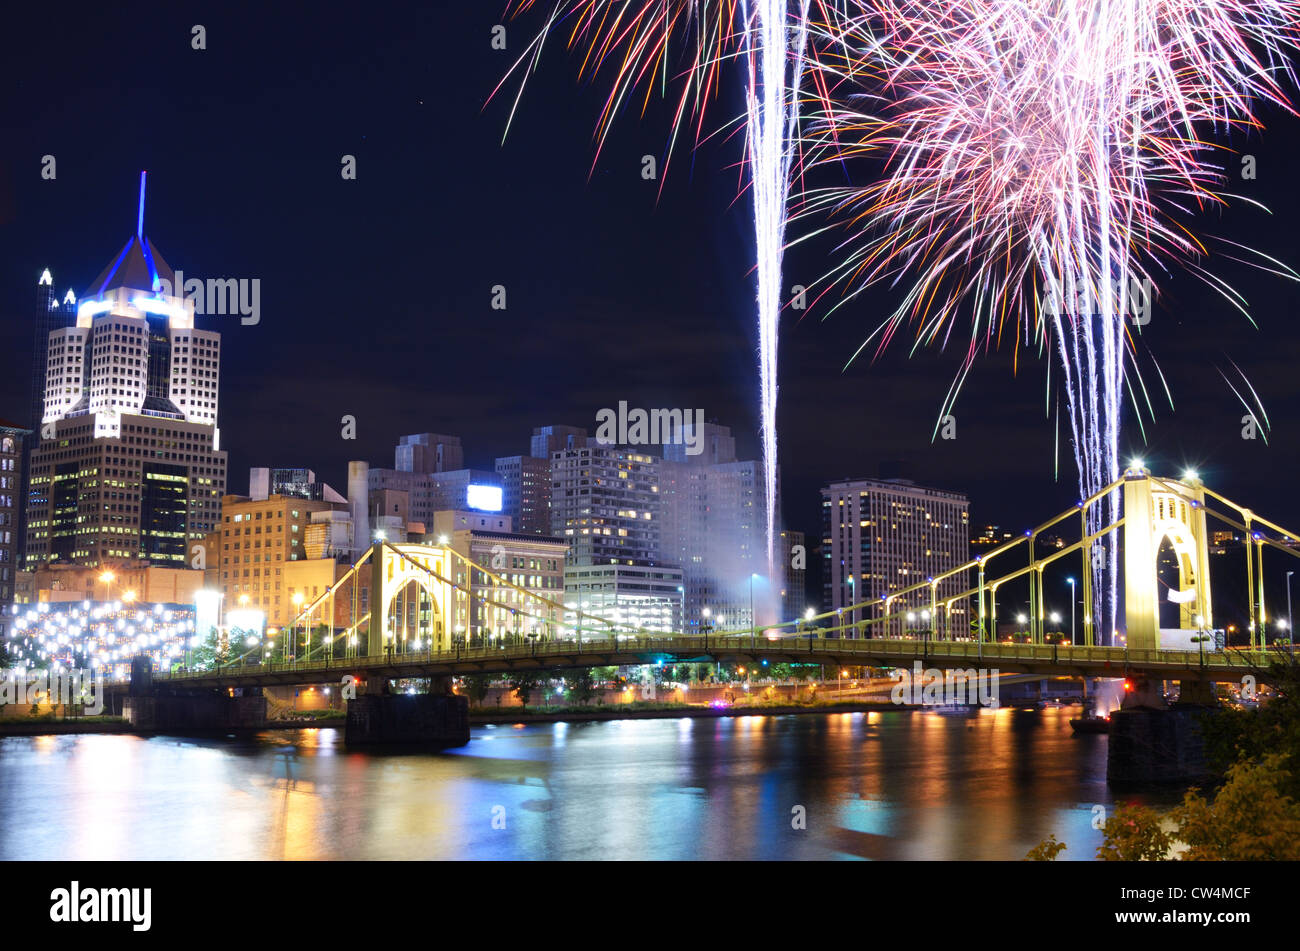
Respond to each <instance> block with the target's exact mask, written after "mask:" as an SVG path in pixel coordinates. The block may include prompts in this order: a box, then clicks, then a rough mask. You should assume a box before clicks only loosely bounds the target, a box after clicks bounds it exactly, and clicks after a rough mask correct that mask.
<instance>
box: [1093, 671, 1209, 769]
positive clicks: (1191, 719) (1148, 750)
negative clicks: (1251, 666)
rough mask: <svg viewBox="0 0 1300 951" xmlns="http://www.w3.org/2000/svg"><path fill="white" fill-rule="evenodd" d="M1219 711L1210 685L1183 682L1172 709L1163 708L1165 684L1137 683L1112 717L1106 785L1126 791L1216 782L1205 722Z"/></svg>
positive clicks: (1140, 681) (1192, 680)
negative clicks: (1208, 757)
mask: <svg viewBox="0 0 1300 951" xmlns="http://www.w3.org/2000/svg"><path fill="white" fill-rule="evenodd" d="M1215 706H1216V701H1215V699H1214V690H1213V687H1212V685H1211V684H1210V682H1209V681H1208V680H1202V679H1199V678H1188V679H1186V680H1183V681H1182V682H1181V687H1180V690H1179V702H1178V703H1176V704H1174V705H1173V706H1169V705H1167V704H1165V703H1164V696H1163V693H1162V691H1161V681H1158V680H1148V681H1144V680H1139V681H1137V682H1136V683H1135V684H1134V689H1133V690H1132V691H1131V692H1129V693H1128V694H1126V695H1125V697H1124V703H1123V706H1121V708H1120V709H1119V710H1116V711H1115V712H1113V713H1112V714H1111V716H1110V724H1111V726H1110V740H1109V742H1108V744H1107V755H1106V779H1107V781H1108V782H1109V783H1110V784H1111V785H1113V786H1121V787H1122V786H1135V785H1156V784H1162V783H1177V784H1187V783H1199V782H1204V781H1206V780H1209V779H1211V778H1212V773H1211V771H1210V769H1209V767H1208V765H1207V763H1206V759H1205V738H1204V736H1203V734H1202V729H1201V719H1202V717H1204V716H1205V714H1206V713H1207V712H1209V711H1212V710H1214V708H1215Z"/></svg>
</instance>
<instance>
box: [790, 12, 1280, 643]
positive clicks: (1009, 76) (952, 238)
mask: <svg viewBox="0 0 1300 951" xmlns="http://www.w3.org/2000/svg"><path fill="white" fill-rule="evenodd" d="M1298 30H1300V2H1297V0H1225V2H1219V3H1214V4H1207V3H1202V2H1194V0H1182V2H1177V0H1174V2H1171V0H840V2H839V3H837V4H836V5H835V10H834V11H833V15H832V16H831V17H828V18H826V20H825V21H824V22H822V23H820V25H819V26H818V28H817V31H816V36H815V41H816V42H817V43H818V44H819V45H820V46H821V48H822V49H821V53H820V54H819V56H818V57H817V59H816V60H815V61H814V62H813V65H812V68H813V69H814V70H816V71H819V72H820V73H821V80H820V82H819V83H818V84H817V86H818V88H824V89H826V90H827V91H828V92H827V94H826V95H824V96H823V97H821V99H820V100H819V103H818V106H817V109H816V110H815V117H814V118H813V121H811V122H810V123H809V125H808V127H807V128H808V131H807V138H808V141H807V147H808V150H809V155H810V158H809V161H810V162H812V163H814V164H818V163H834V164H844V163H847V162H851V161H852V160H854V159H857V158H864V157H865V158H870V159H872V160H873V161H878V162H881V163H883V165H884V174H883V175H881V176H879V177H875V178H874V179H873V180H871V181H870V182H869V183H867V184H863V185H857V184H852V185H849V186H845V187H835V188H828V189H822V190H818V191H817V192H815V193H812V194H810V195H808V196H807V197H806V200H805V201H804V202H803V204H802V206H801V209H800V215H801V216H802V215H816V216H823V215H827V214H829V215H831V216H832V217H833V218H835V219H837V220H838V221H839V222H841V223H842V224H845V225H846V226H847V228H848V233H849V237H848V238H847V239H846V241H845V243H844V244H843V245H842V251H843V256H842V258H841V259H840V260H839V263H838V264H837V266H836V267H835V268H834V269H833V271H832V272H831V273H830V274H828V275H827V276H826V277H825V278H824V283H826V284H831V285H835V284H838V285H839V286H841V288H842V289H844V290H845V291H846V292H847V295H846V298H845V299H849V298H851V297H852V296H853V295H854V294H856V293H857V292H858V291H860V290H861V289H863V288H864V287H866V286H869V285H872V284H876V283H881V282H884V283H889V284H898V285H900V286H902V287H904V288H906V290H905V296H904V299H903V303H902V304H901V306H900V307H899V308H898V309H897V311H895V312H894V313H893V314H892V315H891V316H890V317H889V318H888V319H887V320H886V321H884V323H883V324H882V325H881V326H880V327H879V328H878V330H877V331H876V332H875V333H874V334H872V335H871V337H869V338H868V339H867V341H865V342H864V344H863V347H862V348H860V349H859V351H858V353H859V354H860V353H861V352H862V350H863V349H866V348H868V347H873V346H874V347H875V348H876V350H877V351H878V350H879V349H880V348H883V347H884V346H886V345H887V344H888V343H889V342H890V340H891V338H893V337H895V336H896V335H897V334H898V332H899V331H900V329H902V328H903V327H905V326H907V325H911V326H913V327H914V328H915V334H916V343H917V345H920V344H925V343H938V344H940V345H947V344H949V343H950V342H951V341H952V340H953V339H954V338H961V337H965V338H966V339H965V342H964V347H965V355H964V361H963V365H962V369H961V371H960V372H959V374H958V377H957V379H956V380H955V381H954V384H953V387H952V388H951V389H950V391H949V394H948V398H947V403H946V405H945V407H944V410H943V412H945V413H946V412H947V411H948V407H949V405H950V404H951V402H952V400H954V399H955V397H956V394H957V392H958V390H959V388H960V386H961V382H962V380H963V379H964V378H965V375H966V373H967V372H968V371H969V369H970V366H971V363H972V361H973V360H974V359H975V358H976V356H977V355H978V354H979V353H981V352H983V351H986V350H989V349H992V348H994V347H996V346H998V344H999V342H1000V340H1001V338H1002V337H1003V335H1004V334H1010V335H1012V336H1013V337H1014V339H1015V340H1016V341H1017V345H1019V344H1020V343H1021V342H1028V343H1030V344H1032V345H1034V346H1037V347H1038V348H1040V349H1047V348H1051V349H1054V350H1055V351H1056V353H1057V357H1058V360H1059V364H1058V365H1059V367H1060V371H1061V374H1062V379H1061V380H1060V382H1059V385H1060V388H1061V389H1062V390H1063V391H1064V392H1065V394H1066V396H1067V399H1066V405H1067V409H1068V416H1069V422H1070V426H1071V431H1072V434H1073V445H1074V456H1075V462H1076V464H1077V466H1078V470H1079V484H1080V492H1081V495H1082V496H1083V497H1084V498H1087V497H1090V496H1092V495H1094V494H1095V493H1096V492H1097V491H1098V490H1099V489H1101V488H1103V487H1104V486H1106V485H1107V484H1109V483H1110V482H1112V481H1113V480H1114V479H1115V478H1116V477H1117V476H1118V473H1119V470H1120V465H1119V458H1118V453H1119V427H1120V416H1121V408H1122V403H1123V398H1124V390H1125V388H1126V386H1127V387H1128V389H1129V394H1130V397H1131V398H1132V399H1133V400H1134V401H1135V402H1136V401H1137V393H1138V392H1142V393H1143V394H1145V388H1144V386H1143V385H1142V381H1141V375H1140V374H1139V373H1137V372H1133V370H1135V369H1136V368H1135V366H1134V365H1133V359H1134V349H1133V338H1132V335H1131V332H1130V328H1129V326H1128V325H1127V324H1126V322H1125V317H1126V315H1127V314H1129V313H1131V311H1132V310H1133V306H1134V304H1135V302H1136V301H1137V300H1138V299H1140V298H1141V297H1142V296H1143V295H1145V296H1146V301H1147V303H1148V305H1149V300H1150V295H1151V293H1152V292H1153V289H1154V286H1155V281H1156V278H1157V277H1158V276H1159V275H1160V274H1162V273H1165V272H1166V271H1167V270H1168V268H1169V267H1170V266H1171V265H1174V264H1180V265H1182V266H1185V267H1188V268H1190V269H1191V270H1192V271H1193V272H1195V273H1196V274H1198V275H1199V276H1200V277H1202V278H1203V279H1204V280H1205V281H1207V282H1208V283H1209V284H1210V285H1211V286H1213V287H1215V289H1216V290H1218V291H1219V292H1221V293H1223V294H1224V295H1225V297H1227V299H1228V300H1229V301H1230V302H1231V303H1232V304H1233V305H1234V306H1236V307H1239V308H1240V307H1241V304H1242V301H1241V299H1240V296H1239V295H1237V294H1236V293H1235V292H1233V291H1232V289H1231V288H1229V287H1227V285H1226V284H1224V283H1223V281H1222V280H1221V279H1219V278H1217V277H1216V276H1215V275H1214V274H1212V273H1211V272H1210V271H1209V270H1208V269H1206V267H1205V266H1204V264H1203V261H1204V258H1205V256H1206V248H1205V246H1204V245H1203V244H1202V243H1201V242H1200V241H1199V240H1198V239H1197V238H1196V237H1195V236H1194V235H1193V234H1192V232H1191V231H1189V230H1187V228H1185V227H1184V225H1183V224H1182V221H1183V220H1185V219H1186V218H1187V217H1188V216H1189V214H1191V213H1195V212H1197V211H1200V210H1203V209H1205V208H1206V207H1207V206H1211V205H1217V204H1221V203H1222V202H1223V201H1224V196H1222V195H1221V194H1220V193H1219V192H1218V191H1217V189H1218V188H1219V187H1221V186H1222V183H1223V181H1224V178H1225V176H1224V169H1223V166H1222V162H1223V156H1224V155H1225V150H1224V149H1223V148H1222V147H1220V146H1217V145H1215V143H1214V141H1213V138H1214V135H1215V134H1216V133H1222V132H1224V131H1225V130H1227V129H1230V128H1233V127H1255V126H1258V120H1257V118H1256V111H1255V109H1256V104H1257V103H1259V102H1261V101H1267V102H1271V103H1274V104H1277V105H1280V106H1283V107H1285V108H1290V107H1289V104H1288V102H1287V98H1286V96H1285V94H1284V92H1283V84H1284V83H1289V82H1293V81H1294V76H1293V75H1292V73H1291V66H1290V64H1289V62H1288V60H1287V58H1286V55H1285V54H1286V53H1287V52H1289V51H1290V50H1292V49H1294V47H1295V46H1296V42H1297V38H1298V36H1300V33H1298V32H1297V31H1298ZM1234 247H1236V248H1238V250H1240V248H1239V246H1234ZM1263 260H1265V261H1267V263H1266V264H1265V265H1264V266H1268V267H1269V268H1270V269H1276V270H1279V271H1282V272H1284V273H1289V272H1286V271H1285V269H1283V268H1281V266H1279V265H1277V264H1276V262H1272V261H1271V260H1269V259H1263ZM967 314H968V315H969V325H968V328H967V329H965V330H963V329H962V327H961V324H962V323H963V320H962V317H963V315H967ZM967 334H968V336H967ZM857 355H858V354H855V355H854V356H855V357H856V356H857ZM1126 366H1127V367H1130V372H1129V373H1128V374H1127V375H1126V372H1125V370H1126ZM1134 383H1136V385H1137V389H1136V390H1135V389H1134V386H1133V384H1134ZM1117 495H1118V494H1117V493H1112V495H1111V497H1110V498H1109V499H1108V500H1107V506H1108V508H1109V511H1104V510H1099V509H1097V508H1094V509H1093V512H1094V519H1093V522H1092V524H1090V526H1089V529H1090V531H1096V529H1097V528H1098V527H1100V525H1101V524H1102V523H1103V521H1111V520H1113V518H1114V516H1115V515H1116V514H1117V506H1118V498H1117ZM1099 553H1100V549H1099ZM1116 564H1117V551H1116V547H1115V544H1114V536H1113V535H1112V536H1110V537H1109V538H1108V541H1107V546H1106V549H1105V552H1104V554H1103V555H1102V557H1100V558H1098V559H1094V562H1093V565H1094V577H1095V578H1096V582H1097V583H1095V584H1094V586H1093V591H1094V598H1095V600H1094V604H1093V605H1092V606H1091V607H1092V610H1093V615H1092V616H1093V617H1094V618H1097V619H1098V620H1103V619H1105V618H1106V617H1107V613H1108V616H1109V621H1110V623H1109V625H1108V626H1107V627H1106V628H1105V630H1106V631H1107V632H1111V631H1113V630H1114V627H1115V619H1116V605H1117V593H1116V586H1117V572H1116V570H1115V567H1116ZM1103 575H1108V577H1105V578H1103Z"/></svg>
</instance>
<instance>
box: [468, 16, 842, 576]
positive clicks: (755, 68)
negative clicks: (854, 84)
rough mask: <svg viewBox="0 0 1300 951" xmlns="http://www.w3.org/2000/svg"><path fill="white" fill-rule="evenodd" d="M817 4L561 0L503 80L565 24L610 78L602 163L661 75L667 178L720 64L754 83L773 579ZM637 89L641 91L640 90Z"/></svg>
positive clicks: (753, 165) (751, 150)
mask: <svg viewBox="0 0 1300 951" xmlns="http://www.w3.org/2000/svg"><path fill="white" fill-rule="evenodd" d="M811 2H812V0H557V2H555V5H554V6H553V8H552V9H551V12H550V14H549V16H548V18H547V21H546V25H545V27H544V28H543V29H542V30H541V32H539V33H538V35H537V36H536V38H534V40H533V41H532V42H531V43H530V44H529V45H528V47H527V49H526V50H525V52H524V54H523V55H522V56H521V57H520V58H519V59H518V60H517V61H516V62H515V64H514V66H513V67H512V68H511V70H510V71H509V72H508V73H507V75H506V77H505V79H503V80H502V84H504V83H505V82H506V80H507V79H509V77H510V76H511V75H513V74H515V73H516V72H521V73H522V74H523V76H524V78H525V79H526V78H527V76H528V75H530V74H531V73H532V71H533V70H534V69H536V66H537V63H538V60H539V58H540V56H541V51H542V46H543V43H544V41H545V39H546V38H547V37H548V36H549V35H551V34H552V33H555V32H558V31H559V30H560V29H561V28H564V29H565V30H566V31H567V34H568V45H569V47H570V48H571V49H573V48H578V49H581V50H582V54H583V62H582V69H581V77H582V78H583V79H585V80H591V79H595V78H596V77H597V76H598V75H601V74H608V75H609V76H610V81H609V90H610V91H609V94H608V96H607V97H606V99H605V103H604V105H603V107H602V109H601V112H600V117H599V120H598V122H597V127H596V159H598V158H599V155H600V151H601V149H602V148H603V147H604V144H605V140H606V137H607V136H608V133H609V129H610V125H611V123H612V122H613V120H614V118H615V117H616V116H617V115H618V114H619V113H620V112H621V111H622V110H623V109H624V108H625V107H627V106H628V105H631V104H633V103H634V101H635V100H636V99H637V98H638V97H639V99H640V108H641V112H642V113H644V111H645V108H646V104H647V103H648V101H649V96H650V94H651V91H652V90H653V88H654V86H655V85H656V82H657V84H658V85H659V87H660V89H661V91H662V92H663V93H664V94H665V95H667V91H668V87H669V86H675V87H679V90H678V92H677V94H676V99H675V104H674V105H673V121H672V130H671V134H670V137H669V144H668V149H667V156H668V159H667V160H666V161H665V166H664V172H665V176H666V173H667V168H668V161H671V156H672V152H673V149H674V146H675V145H676V144H677V143H678V141H679V138H681V137H682V136H683V133H688V132H689V133H692V137H693V140H694V142H695V143H698V142H700V141H701V140H702V139H703V138H704V136H705V135H706V129H705V125H704V122H705V111H706V110H705V106H706V105H707V104H708V103H709V102H711V101H712V100H714V99H716V97H717V95H718V93H719V89H720V86H721V83H722V79H723V77H722V76H721V70H722V67H723V66H724V65H725V64H727V63H728V62H730V61H738V62H739V63H740V64H741V68H743V70H744V75H745V79H746V86H745V111H744V114H743V115H742V116H740V117H739V120H738V121H739V122H740V124H741V125H742V126H743V129H744V132H745V161H744V164H745V168H746V170H747V172H748V175H747V178H748V183H749V184H748V187H749V188H750V190H751V191H752V198H753V206H754V237H755V240H756V247H757V255H756V262H755V263H756V267H755V272H756V279H757V305H758V329H759V389H760V417H761V427H762V443H763V476H764V478H763V481H764V489H765V500H766V509H767V511H766V522H765V527H766V548H767V567H768V576H769V577H775V570H776V535H777V531H778V528H777V524H776V520H777V498H776V466H777V446H776V405H777V382H776V368H777V343H778V336H779V319H780V312H781V265H782V259H783V255H784V250H785V227H786V213H787V207H788V197H789V192H790V187H791V174H792V172H793V171H794V170H795V167H796V161H795V149H796V148H797V147H798V145H799V143H800V141H801V136H800V133H799V97H798V89H799V86H800V83H801V80H802V76H803V73H804V68H805V59H804V56H805V51H806V46H807V38H808V23H809V19H808V13H809V6H810V4H811ZM535 5H536V0H518V2H516V3H515V4H513V5H512V6H511V7H510V8H509V10H508V12H509V13H510V14H512V15H513V14H517V13H520V12H523V11H525V10H528V9H529V8H531V7H534V6H535ZM819 6H820V4H819ZM674 41H675V42H676V43H678V44H680V45H681V46H682V47H683V49H684V55H683V60H684V62H683V63H682V64H681V65H680V66H678V67H672V68H671V71H670V66H669V59H670V57H671V54H672V50H673V48H674V47H673V44H674ZM640 87H644V91H643V92H642V91H641V89H640ZM500 88H501V86H500V85H499V86H498V87H497V90H498V91H499V90H500ZM522 92H523V82H521V83H520V85H519V89H518V92H517V93H516V96H515V101H514V106H513V107H512V109H511V116H512V117H513V115H514V109H515V108H517V107H518V103H519V97H520V96H521V95H522ZM495 94H496V91H494V93H493V95H495ZM730 124H731V123H727V124H726V125H730ZM724 127H725V125H724ZM508 129H509V124H508V123H507V131H508ZM593 161H594V160H593ZM661 187H662V186H661Z"/></svg>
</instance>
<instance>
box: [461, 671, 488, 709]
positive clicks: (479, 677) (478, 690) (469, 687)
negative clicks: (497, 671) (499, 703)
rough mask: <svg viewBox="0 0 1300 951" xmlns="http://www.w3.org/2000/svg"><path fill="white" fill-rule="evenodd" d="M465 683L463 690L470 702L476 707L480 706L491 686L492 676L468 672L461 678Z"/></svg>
mask: <svg viewBox="0 0 1300 951" xmlns="http://www.w3.org/2000/svg"><path fill="white" fill-rule="evenodd" d="M462 682H463V683H464V684H465V691H466V693H468V695H469V699H470V702H471V703H473V704H474V706H476V707H481V706H482V705H483V701H484V700H485V699H487V694H488V690H489V688H491V686H492V678H491V677H487V676H484V675H483V674H470V675H468V676H466V677H463V678H462Z"/></svg>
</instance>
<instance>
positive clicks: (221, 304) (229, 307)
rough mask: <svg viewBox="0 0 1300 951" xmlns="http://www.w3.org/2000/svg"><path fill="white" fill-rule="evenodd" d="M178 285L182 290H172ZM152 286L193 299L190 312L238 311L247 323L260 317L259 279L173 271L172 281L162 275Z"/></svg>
mask: <svg viewBox="0 0 1300 951" xmlns="http://www.w3.org/2000/svg"><path fill="white" fill-rule="evenodd" d="M174 288H175V289H179V290H181V291H182V293H180V294H177V293H175V290H174ZM154 290H155V291H157V292H158V293H160V294H163V295H165V296H167V297H184V298H186V299H187V300H192V301H194V313H196V314H205V315H208V316H213V315H222V316H224V315H226V314H231V315H235V314H238V315H240V320H239V322H240V323H241V324H244V325H246V326H251V325H253V324H256V323H258V322H260V321H261V319H262V279H261V278H257V277H255V278H253V279H252V280H249V279H248V278H239V279H235V278H233V277H225V278H216V277H210V278H208V279H207V281H206V282H205V281H203V280H201V279H199V278H197V277H192V278H190V279H189V280H188V281H187V280H185V272H184V271H182V270H180V269H179V268H178V269H177V271H176V283H175V285H174V286H173V284H172V282H171V281H169V280H168V279H167V278H165V277H160V278H158V281H157V283H156V286H155V287H154Z"/></svg>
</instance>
